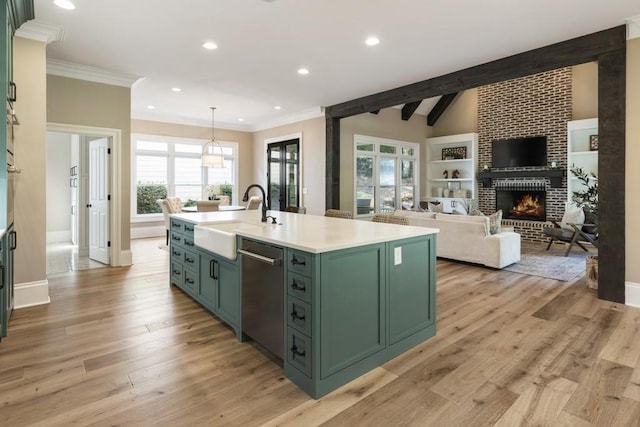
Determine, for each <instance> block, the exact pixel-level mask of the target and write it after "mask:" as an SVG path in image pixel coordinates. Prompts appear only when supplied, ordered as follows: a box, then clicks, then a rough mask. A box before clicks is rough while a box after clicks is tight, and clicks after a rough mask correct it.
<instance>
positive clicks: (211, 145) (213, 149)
mask: <svg viewBox="0 0 640 427" xmlns="http://www.w3.org/2000/svg"><path fill="white" fill-rule="evenodd" d="M209 108H211V141H209V142H207V143H206V144H205V145H204V147H202V166H205V167H209V168H223V167H224V155H223V153H222V147H221V146H220V144H218V143H217V142H216V139H215V137H214V135H213V129H214V126H213V123H214V121H213V120H214V117H213V115H214V112H215V110H216V107H209Z"/></svg>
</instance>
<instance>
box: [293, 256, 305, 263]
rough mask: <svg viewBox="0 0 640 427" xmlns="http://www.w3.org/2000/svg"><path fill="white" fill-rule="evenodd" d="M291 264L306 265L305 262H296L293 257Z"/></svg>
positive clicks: (296, 259)
mask: <svg viewBox="0 0 640 427" xmlns="http://www.w3.org/2000/svg"><path fill="white" fill-rule="evenodd" d="M291 264H293V265H307V263H306V261H298V258H296V256H295V255H293V257H292V258H291Z"/></svg>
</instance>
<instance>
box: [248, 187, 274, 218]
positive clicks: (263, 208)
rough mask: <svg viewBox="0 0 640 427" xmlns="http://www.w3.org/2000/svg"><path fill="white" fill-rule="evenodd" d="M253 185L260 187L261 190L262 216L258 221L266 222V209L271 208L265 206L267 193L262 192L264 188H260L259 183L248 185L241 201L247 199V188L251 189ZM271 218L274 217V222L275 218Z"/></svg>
mask: <svg viewBox="0 0 640 427" xmlns="http://www.w3.org/2000/svg"><path fill="white" fill-rule="evenodd" d="M253 187H258V188H259V189H260V191H261V192H262V218H261V219H260V221H262V222H267V209H269V210H271V208H268V207H267V195H266V193H265V192H264V188H262V186H261V185H259V184H251V185H250V186H248V187H247V189H246V190H245V192H244V196H242V201H243V202H247V201H249V190H251V189H252V188H253ZM272 218H273V217H272ZM273 219H274V222H275V218H273Z"/></svg>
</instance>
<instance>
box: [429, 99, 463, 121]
mask: <svg viewBox="0 0 640 427" xmlns="http://www.w3.org/2000/svg"><path fill="white" fill-rule="evenodd" d="M456 96H458V92H455V93H449V94H447V95H442V97H441V98H440V99H439V100H438V102H437V103H436V105H434V106H433V108H432V109H431V111H429V114H428V115H427V125H428V126H433V125H435V124H436V122H437V121H438V119H439V118H440V116H441V115H442V114H443V113H444V112H445V111H446V110H447V107H449V105H451V103H452V102H453V100H454V99H455V98H456Z"/></svg>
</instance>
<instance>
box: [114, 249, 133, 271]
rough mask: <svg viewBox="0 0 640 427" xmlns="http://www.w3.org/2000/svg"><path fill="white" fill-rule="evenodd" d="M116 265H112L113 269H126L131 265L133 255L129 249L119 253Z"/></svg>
mask: <svg viewBox="0 0 640 427" xmlns="http://www.w3.org/2000/svg"><path fill="white" fill-rule="evenodd" d="M119 261H120V262H119V263H118V265H114V267H126V266H129V265H132V264H133V255H132V253H131V249H126V250H124V251H120V257H119Z"/></svg>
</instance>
